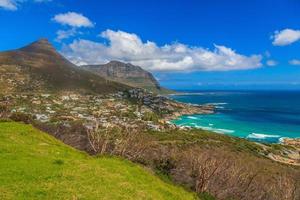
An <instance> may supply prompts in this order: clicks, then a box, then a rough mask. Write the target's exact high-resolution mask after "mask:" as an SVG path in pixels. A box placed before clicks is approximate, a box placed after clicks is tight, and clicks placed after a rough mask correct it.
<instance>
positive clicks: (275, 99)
mask: <svg viewBox="0 0 300 200" xmlns="http://www.w3.org/2000/svg"><path fill="white" fill-rule="evenodd" d="M170 97H171V98H173V99H175V100H177V101H181V102H185V103H193V104H212V105H214V106H215V108H216V112H215V113H214V114H208V115H201V114H200V115H199V114H196V115H189V116H181V117H180V118H178V119H176V120H173V121H172V122H173V123H174V124H176V125H179V126H190V127H195V128H201V129H204V130H209V131H214V132H216V133H220V134H228V135H232V136H236V137H242V138H247V139H249V140H254V141H258V142H266V143H278V142H280V140H281V139H282V138H286V137H287V138H298V137H300V92H298V91H230V92H228V91H213V92H197V93H195V92H193V93H185V94H181V95H171V96H170Z"/></svg>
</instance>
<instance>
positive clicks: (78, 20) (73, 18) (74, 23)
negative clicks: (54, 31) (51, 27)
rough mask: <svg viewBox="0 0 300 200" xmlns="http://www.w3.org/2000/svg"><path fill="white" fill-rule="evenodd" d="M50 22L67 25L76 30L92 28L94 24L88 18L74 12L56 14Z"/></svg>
mask: <svg viewBox="0 0 300 200" xmlns="http://www.w3.org/2000/svg"><path fill="white" fill-rule="evenodd" d="M52 20H53V21H55V22H57V23H59V24H62V25H68V26H71V27H76V28H80V27H93V26H94V24H93V23H92V22H91V20H90V19H89V18H87V17H85V16H83V15H82V14H80V13H76V12H67V13H62V14H57V15H55V16H54V17H53V18H52Z"/></svg>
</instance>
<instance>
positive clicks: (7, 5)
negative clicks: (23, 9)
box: [0, 0, 52, 11]
mask: <svg viewBox="0 0 300 200" xmlns="http://www.w3.org/2000/svg"><path fill="white" fill-rule="evenodd" d="M30 1H31V2H35V3H43V2H50V1H52V0H0V8H3V9H6V10H12V11H15V10H18V7H19V5H20V4H21V3H24V2H30Z"/></svg>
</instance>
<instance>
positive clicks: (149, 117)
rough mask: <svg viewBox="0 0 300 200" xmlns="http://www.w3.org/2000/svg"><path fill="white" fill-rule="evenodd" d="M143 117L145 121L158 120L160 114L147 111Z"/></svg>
mask: <svg viewBox="0 0 300 200" xmlns="http://www.w3.org/2000/svg"><path fill="white" fill-rule="evenodd" d="M142 119H143V120H144V121H153V122H158V120H159V116H158V115H157V114H156V113H154V112H146V113H144V115H143V117H142Z"/></svg>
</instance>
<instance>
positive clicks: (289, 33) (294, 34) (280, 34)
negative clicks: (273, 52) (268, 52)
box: [271, 29, 300, 46]
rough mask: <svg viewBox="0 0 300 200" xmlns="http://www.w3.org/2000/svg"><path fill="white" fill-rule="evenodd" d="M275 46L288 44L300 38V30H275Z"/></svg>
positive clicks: (273, 37)
mask: <svg viewBox="0 0 300 200" xmlns="http://www.w3.org/2000/svg"><path fill="white" fill-rule="evenodd" d="M271 39H273V45H274V46H286V45H289V44H292V43H294V42H297V41H298V40H300V30H293V29H284V30H281V31H275V33H274V35H273V36H272V37H271Z"/></svg>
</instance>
